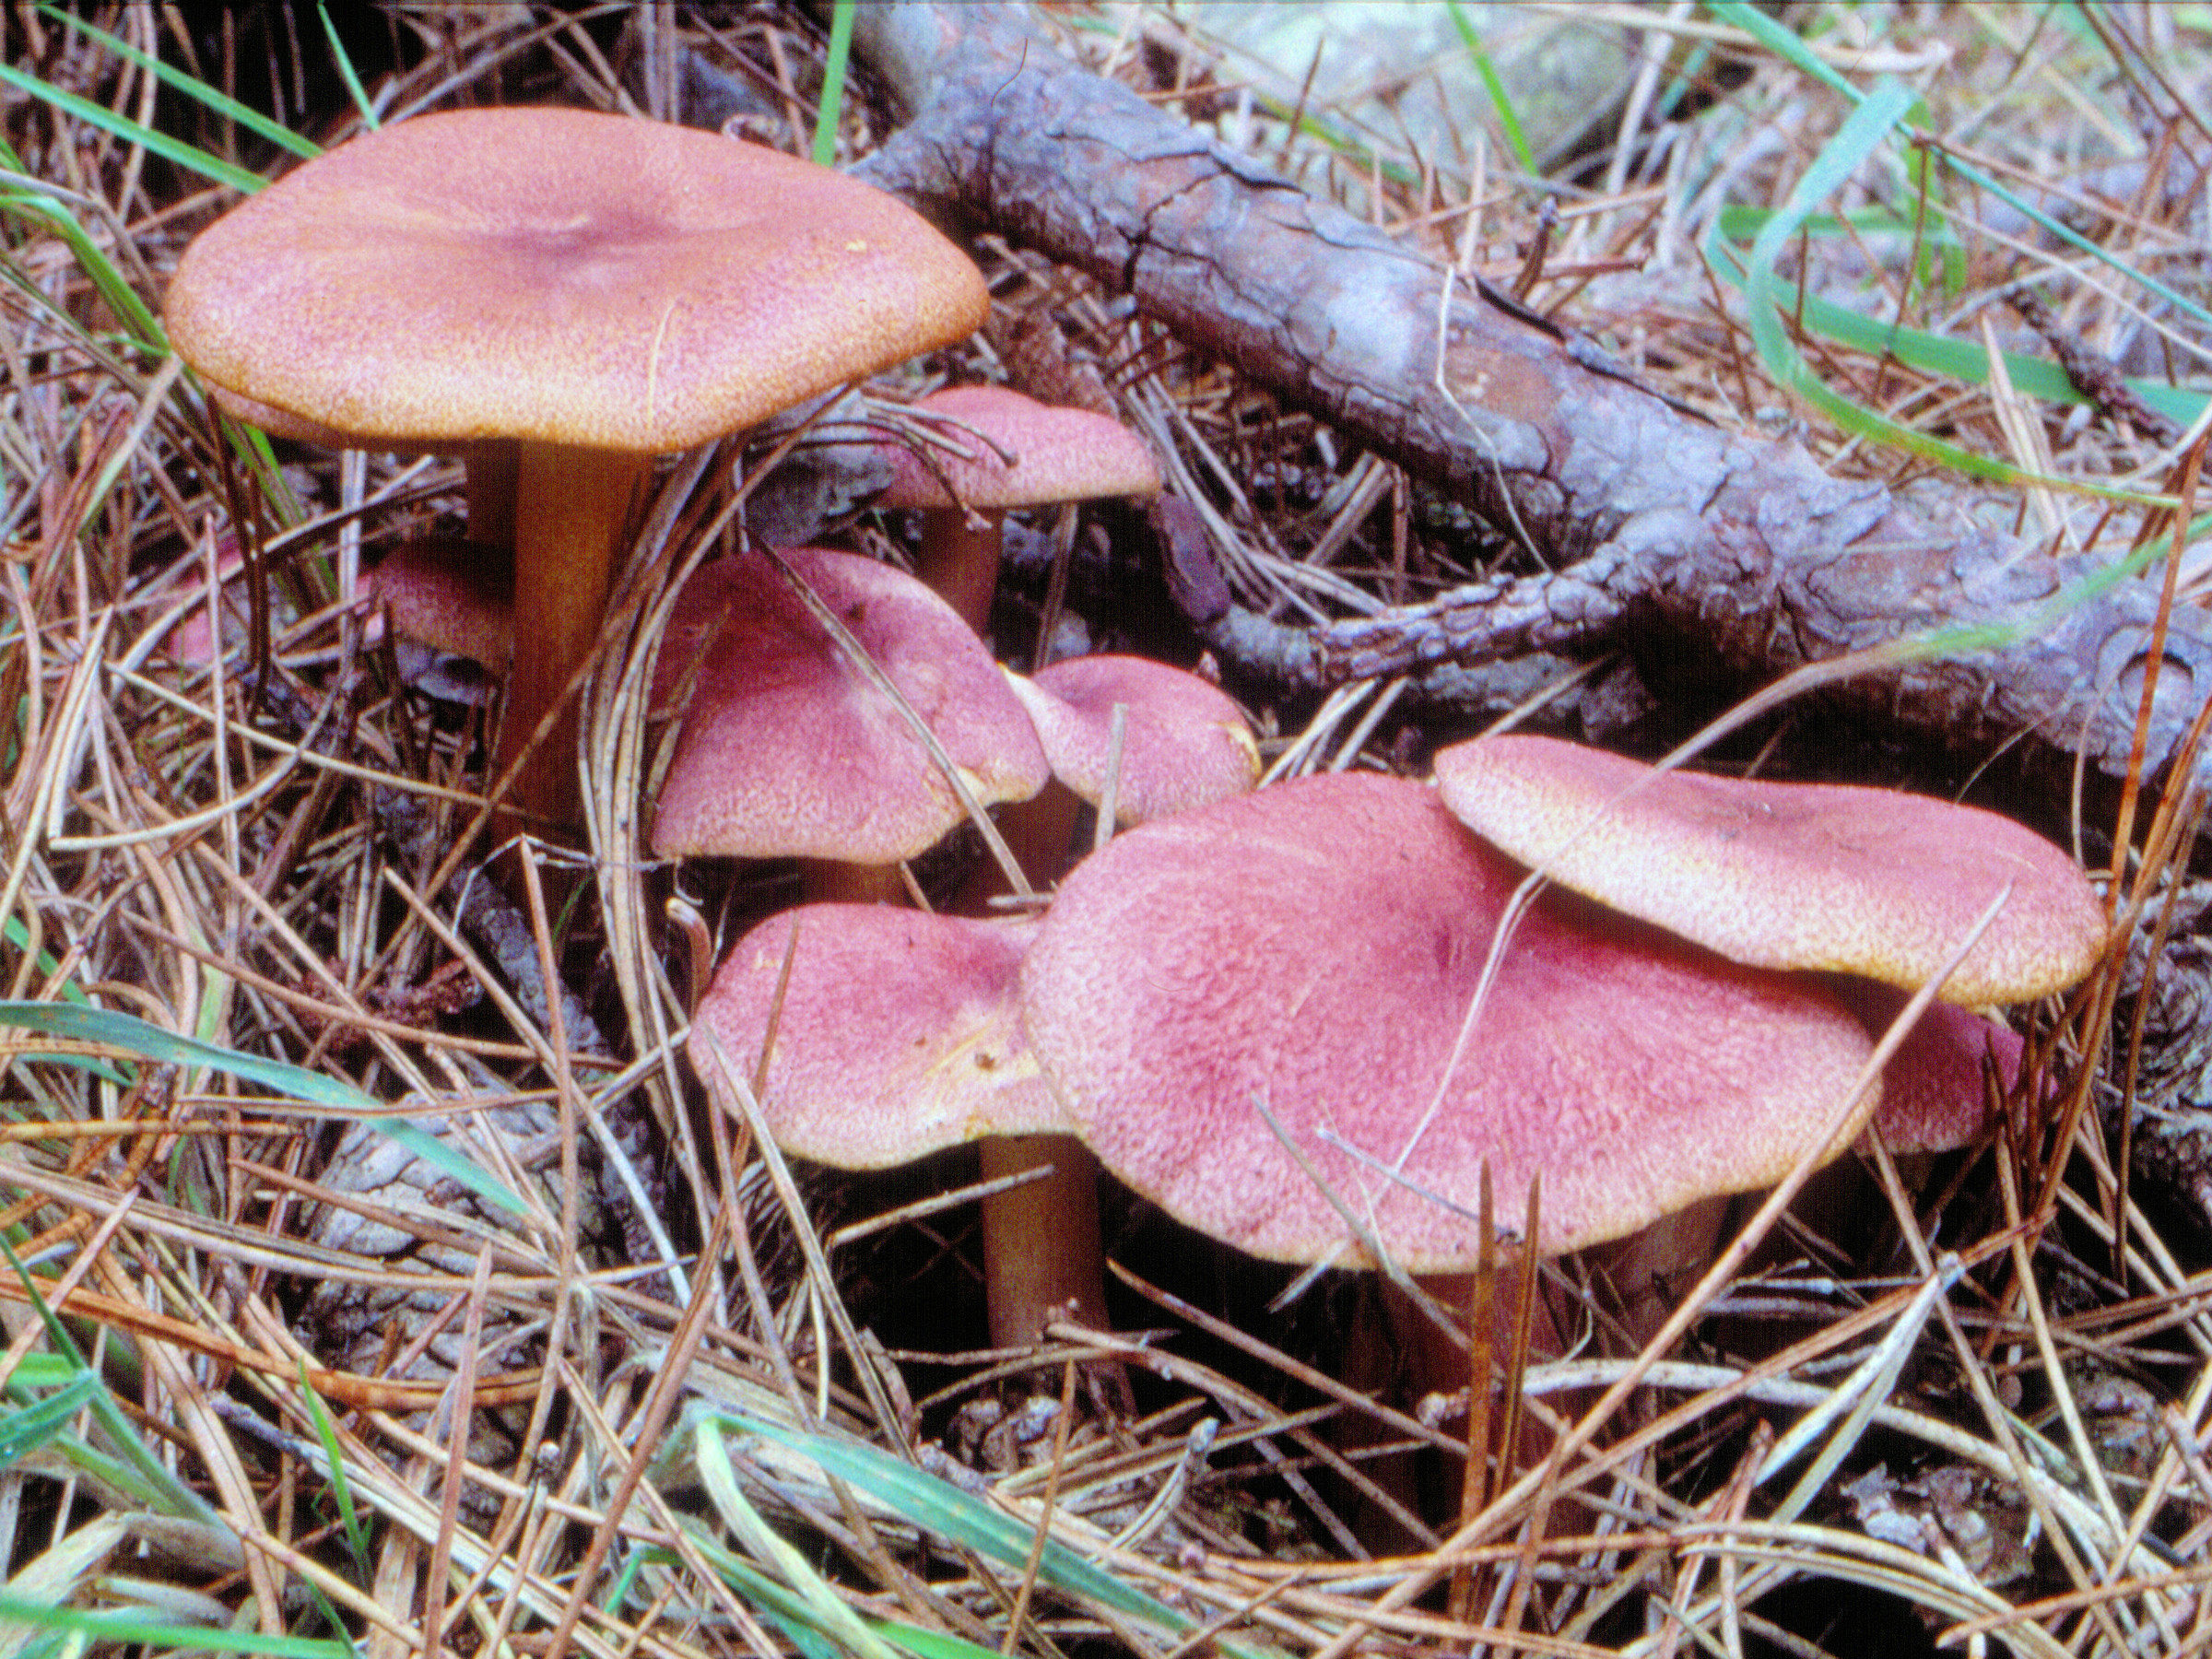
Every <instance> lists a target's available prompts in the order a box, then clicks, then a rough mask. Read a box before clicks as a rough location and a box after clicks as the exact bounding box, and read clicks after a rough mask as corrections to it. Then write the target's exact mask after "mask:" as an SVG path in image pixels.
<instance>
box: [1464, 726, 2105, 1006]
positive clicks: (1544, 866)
mask: <svg viewBox="0 0 2212 1659" xmlns="http://www.w3.org/2000/svg"><path fill="white" fill-rule="evenodd" d="M1436 777H1437V784H1438V789H1439V792H1440V793H1441V795H1442V797H1443V800H1444V803H1445V805H1446V806H1450V807H1451V809H1452V810H1453V813H1455V814H1456V815H1457V816H1458V817H1459V818H1460V819H1461V821H1462V822H1464V823H1465V824H1466V825H1468V826H1469V827H1470V828H1471V829H1473V830H1475V832H1476V833H1477V834H1478V835H1480V836H1482V837H1483V838H1484V839H1485V840H1487V841H1490V842H1492V843H1493V844H1494V845H1496V846H1498V847H1499V848H1500V849H1501V850H1503V851H1504V852H1505V853H1509V854H1510V855H1511V856H1512V857H1513V858H1516V859H1518V860H1520V861H1521V862H1522V863H1523V864H1525V865H1530V866H1531V867H1532V868H1535V869H1537V870H1541V871H1542V872H1543V873H1544V875H1545V876H1547V877H1549V878H1550V879H1552V880H1554V881H1556V882H1559V884H1560V885H1561V886H1563V887H1566V888H1571V889H1573V890H1574V891H1575V892H1578V893H1582V894H1584V895H1586V896H1588V897H1590V898H1593V899H1595V900H1599V901H1600V902H1601V903H1604V904H1607V905H1610V906H1611V907H1612V908H1613V909H1615V910H1617V911H1620V912H1624V913H1625V914H1628V915H1631V916H1637V917H1640V918H1641V919H1642V920H1644V921H1646V922H1650V923H1653V924H1657V925H1658V926H1661V927H1665V928H1666V929H1668V930H1669V931H1670V932H1673V933H1677V934H1679V935H1682V936H1683V937H1684V938H1687V939H1694V940H1696V941H1697V942H1698V943H1699V944H1700V945H1702V946H1704V947H1706V948H1708V949H1710V950H1716V951H1718V952H1720V953H1721V954H1722V955H1723V956H1725V957H1729V958H1731V959H1734V960H1735V961H1739V962H1745V963H1748V964H1751V965H1753V966H1756V967H1762V968H1787V969H1806V970H1824V971H1831V972H1840V973H1853V974H1857V975H1860V976H1861V977H1863V978H1866V979H1872V980H1878V981H1880V982H1883V983H1885V984H1890V985H1900V986H1904V987H1907V988H1910V989H1917V988H1918V987H1919V986H1920V985H1922V984H1924V982H1926V981H1928V980H1929V979H1931V978H1933V977H1934V976H1935V974H1936V973H1938V972H1940V971H1942V969H1943V966H1944V964H1945V963H1946V962H1947V960H1948V959H1950V956H1951V954H1952V952H1954V951H1955V950H1957V949H1958V948H1959V945H1960V944H1961V943H1962V942H1963V941H1964V940H1965V939H1966V938H1967V936H1968V935H1970V934H1971V931H1972V929H1973V927H1974V924H1975V923H1976V922H1977V921H1978V920H1979V918H1980V917H1981V914H1982V912H1983V911H1984V910H1986V909H1987V908H1988V906H1989V904H1990V901H1991V900H1994V899H1995V898H1996V897H1997V895H1998V894H1999V893H2000V892H2002V891H2006V890H2007V889H2009V896H2008V897H2007V899H2006V903H2005V906H2004V908H2003V909H2002V910H2001V911H1999V912H1998V913H1997V916H1996V919H1995V920H1994V922H1993V923H1992V924H1991V925H1990V926H1989V928H1988V929H1987V931H1985V932H1984V933H1983V935H1982V936H1981V938H1980V939H1979V940H1977V941H1976V942H1975V944H1974V946H1973V947H1972V948H1971V950H1969V951H1968V952H1967V954H1966V956H1965V958H1964V959H1962V960H1961V961H1960V962H1959V965H1958V967H1957V968H1956V969H1955V970H1954V971H1952V972H1951V974H1950V976H1949V977H1948V978H1947V980H1946V981H1945V982H1944V984H1943V986H1942V989H1941V991H1940V992H1939V994H1940V995H1941V996H1942V997H1943V998H1944V1000H1945V1001H1947V1002H1953V1003H1961V1004H1965V1005H1969V1006H1979V1005H1983V1004H1989V1003H2004V1002H2024V1001H2027V1000H2028V999H2030V998H2031V997H2037V996H2043V995H2047V994H2050V993H2052V992H2054V991H2059V990H2063V989H2065V987H2067V986H2069V985H2072V984H2074V983H2075V982H2077V981H2078V980H2080V979H2081V978H2082V976H2083V975H2085V974H2086V973H2088V971H2089V969H2090V967H2091V966H2092V965H2093V964H2094V963H2095V962H2096V960H2097V958H2098V955H2099V954H2100V952H2101V950H2102V949H2103V947H2104V942H2105V936H2106V924H2105V919H2104V908H2103V906H2102V905H2100V903H2099V902H2098V900H2097V895H2096V892H2095V891H2094V889H2092V888H2090V886H2089V883H2088V877H2085V876H2084V875H2083V874H2082V872H2081V867H2080V865H2077V864H2076V863H2075V862H2074V860H2073V859H2072V858H2070V857H2068V856H2067V855H2066V854H2065V853H2063V852H2061V851H2060V850H2059V849H2058V848H2056V847H2054V846H2053V845H2052V844H2051V843H2050V842H2049V841H2044V840H2043V839H2042V838H2041V836H2039V835H2035V834H2033V833H2032V832H2030V830H2025V829H2023V828H2021V827H2020V826H2019V825H2018V824H2016V823H2014V822H2013V821H2012V820H2011V819H2009V818H2000V817H1998V816H1997V815H1996V814H1995V813H1994V812H1983V811H1981V810H1979V809H1978V808H1975V807H1971V806H1953V805H1951V804H1950V803H1949V802H1946V801H1937V800H1931V799H1929V798H1928V797H1926V796H1924V795H1912V794H1899V793H1895V792H1892V791H1889V790H1881V789H1866V788H1860V787H1855V786H1846V785H1840V784H1827V783H1769V782H1756V781H1746V780H1741V779H1733V778H1716V777H1712V776H1708V775H1705V774H1702V773H1697V772H1685V771H1655V770H1654V769H1653V768H1651V767H1648V766H1645V765H1643V764H1642V763H1641V762H1640V761H1636V760H1630V759H1626V758H1624V757H1622V756H1618V755H1613V754H1608V753H1606V751H1605V750H1603V749H1594V748H1589V747H1584V746H1583V745H1581V744H1574V743H1564V742H1561V741H1559V740H1558V739H1556V738H1550V737H1524V736H1500V737H1484V738H1478V739H1477V740H1476V741H1474V742H1471V743H1463V744H1457V745H1454V746H1453V747H1450V748H1447V749H1443V750H1441V751H1439V753H1438V754H1437V757H1436Z"/></svg>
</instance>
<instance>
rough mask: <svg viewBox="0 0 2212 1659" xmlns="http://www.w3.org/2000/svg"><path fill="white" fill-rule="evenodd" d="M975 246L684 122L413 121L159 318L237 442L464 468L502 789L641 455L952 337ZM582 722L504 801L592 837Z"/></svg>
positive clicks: (281, 204) (589, 632) (606, 567)
mask: <svg viewBox="0 0 2212 1659" xmlns="http://www.w3.org/2000/svg"><path fill="white" fill-rule="evenodd" d="M986 309H987V300H986V297H985V294H984V290H983V286H982V277H981V276H980V275H979V274H978V273H977V272H976V270H975V268H974V266H973V265H971V264H970V263H969V261H968V260H967V258H966V257H965V256H964V255H962V254H961V253H960V252H959V250H958V249H957V248H955V247H953V245H952V244H951V243H950V242H948V241H946V240H945V239H944V238H943V237H942V236H940V235H939V234H938V233H937V232H936V231H935V230H933V229H930V227H929V226H928V225H927V224H925V223H924V221H923V220H922V219H921V218H919V217H918V216H916V215H915V214H914V213H912V211H911V210H909V209H908V208H906V207H905V206H902V205H901V204H900V203H899V202H897V201H895V200H893V199H892V198H891V197H890V196H888V195H886V194H883V193H881V192H879V191H877V190H874V189H871V188H870V187H868V186H867V185H865V184H862V183H860V182H857V181H854V180H851V179H847V178H844V177H842V176H841V175H839V174H837V173H834V172H831V171H828V170H827V169H823V168H818V167H815V166H812V165H810V164H809V163H806V162H804V161H800V160H796V159H793V158H791V157H788V156H783V155H780V154H777V153H775V152H773V151H770V150H767V149H763V148H759V147H755V146H750V145H745V144H739V143H736V142H735V141H733V140H730V139H727V138H724V137H720V136H717V135H712V134H707V133H701V132H697V131H692V130H688V129H685V128H681V127H675V126H667V125H660V124H653V123H648V122H642V121H632V120H625V119H621V118H618V117H616V116H611V115H600V114H594V113H591V112H585V111H579V110H554V109H542V110H530V109H499V110H475V111H466V112H454V113H449V114H438V115H425V116H421V117H418V118H417V119H415V120H412V121H408V122H404V123H401V124H396V125H393V126H387V127H384V128H382V129H381V130H379V131H377V132H375V133H372V134H369V135H365V136H362V137H359V138H357V139H355V140H353V141H352V142H350V143H348V144H346V145H344V146H342V147H339V148H337V149H335V150H332V151H330V152H329V153H328V154H326V155H324V156H322V157H319V158H317V159H314V160H312V161H310V162H308V163H306V164H305V165H304V166H301V167H300V168H299V169H297V170H296V171H293V172H291V173H290V174H288V175H287V176H286V177H285V178H284V179H282V180H280V181H279V182H277V183H276V184H274V185H272V186H271V187H270V188H269V189H267V190H265V191H264V192H262V193H261V194H259V195H256V196H254V197H253V198H252V199H251V200H249V201H247V202H245V203H243V204H241V206H238V207H237V208H235V209H234V210H232V211H231V212H230V213H229V214H228V215H227V216H225V217H224V218H222V219H220V220H218V222H217V223H216V224H215V225H213V226H212V227H210V228H209V229H207V230H206V231H205V232H203V233H202V234H201V235H200V237H199V238H198V239H197V240H196V241H194V242H193V244H192V246H191V247H189V248H188V249H187V250H186V251H185V253H184V257H183V259H182V262H181V263H180V264H179V265H178V268H177V275H176V278H175V280H174V281H173V282H172V283H171V288H170V291H169V296H168V300H167V305H166V311H167V322H168V327H169V332H170V336H171V339H172V340H173V341H174V342H175V345H176V347H177V349H178V351H179V353H180V354H181V355H182V357H183V358H184V359H185V361H186V362H188V363H189V364H190V365H191V366H192V367H193V369H194V371H197V372H198V373H199V374H200V375H201V376H202V377H203V378H204V379H206V381H207V382H209V384H210V385H211V386H212V387H213V388H214V389H215V392H216V395H217V397H218V402H222V403H225V404H226V405H228V406H229V407H230V408H231V409H232V410H233V412H235V413H238V414H239V415H240V416H241V418H245V419H248V420H251V421H254V422H256V423H258V424H260V425H262V426H264V427H265V428H266V429H268V430H270V431H273V432H276V433H277V434H279V435H282V436H287V437H297V438H302V439H309V440H313V441H324V442H336V443H343V444H347V445H351V446H354V447H376V448H386V449H406V450H442V451H458V452H460V453H464V454H465V455H466V456H467V458H468V465H469V475H470V483H469V512H470V535H471V537H472V538H473V539H475V540H477V541H483V542H488V543H492V544H495V545H496V544H506V543H511V544H512V547H513V550H514V557H515V603H516V606H517V614H516V623H515V625H516V631H517V634H518V636H519V637H520V638H523V639H525V640H528V641H530V642H531V645H530V649H529V650H527V651H525V652H523V653H519V654H518V656H517V658H516V661H515V664H514V669H513V673H512V677H511V679H510V682H509V686H508V700H507V711H506V717H505V722H504V725H503V728H502V732H501V736H500V748H499V752H498V756H497V759H496V764H497V767H498V768H499V769H500V770H502V771H503V770H505V768H506V767H507V766H508V764H509V763H510V762H511V761H512V760H513V759H516V758H517V756H518V755H519V754H520V753H521V751H522V749H523V747H524V745H525V744H526V743H527V742H528V740H529V739H530V738H531V736H532V735H534V733H535V729H536V727H537V726H538V725H539V724H540V723H541V720H542V718H543V717H544V716H545V715H546V713H547V712H548V711H549V710H552V709H553V708H554V707H555V705H556V703H557V701H558V700H559V699H560V697H561V696H562V694H563V692H564V691H565V689H566V688H567V686H568V684H569V682H570V680H571V678H572V677H574V675H575V673H576V671H577V669H578V668H579V666H580V665H582V662H583V661H584V660H585V658H586V656H587V654H588V653H589V652H590V651H591V649H592V647H593V644H594V641H595V640H596V638H597V635H598V631H599V627H600V623H601V619H602V617H603V613H604V611H605V607H606V600H607V596H608V594H609V592H610V590H611V586H612V582H613V573H614V570H615V565H616V555H617V549H618V547H619V546H620V544H621V540H622V537H623V535H624V533H625V528H626V525H627V524H628V522H629V518H630V515H631V512H632V511H633V503H634V498H635V496H636V495H637V493H638V491H639V488H640V486H641V484H642V483H643V481H644V480H645V479H646V477H648V475H649V473H650V471H651V467H652V458H653V456H654V455H656V454H661V453H667V452H670V451H676V450H683V449H688V448H690V447H692V446H694V445H697V444H700V443H704V442H707V441H710V440H712V439H715V438H719V437H721V436H723V435H724V434H725V433H728V432H731V431H734V430H736V429H741V428H744V427H747V426H750V425H751V424H753V423H754V422H756V421H758V420H759V419H761V418H763V417H765V416H767V415H771V414H773V413H775V412H776V411H777V410H779V409H783V408H787V407H789V406H792V405H793V404H795V403H797V402H799V401H801V400H802V399H804V398H806V397H808V396H810V395H812V394H815V393H818V392H820V391H823V390H826V389H827V388H829V387H831V386H834V385H836V384H838V383H839V382H842V381H845V380H849V379H852V378H854V377H856V376H859V375H863V374H866V373H869V372H872V371H875V370H877V369H880V368H883V367H885V366H887V365H888V364H890V363H894V362H897V361H899V360H900V359H903V358H906V357H910V356H912V355H913V354H915V353H917V352H920V351H924V350H928V349H930V348H932V347H936V346H940V345H944V344H946V343H947V342H949V341H951V340H955V339H958V338H959V337H960V336H961V335H965V334H967V333H969V332H970V331H971V330H972V329H974V328H975V327H976V326H978V325H979V324H980V323H981V322H982V317H983V315H984V312H985V311H986ZM574 731H575V726H574V714H573V712H572V711H570V712H564V713H563V714H562V715H561V716H560V717H559V720H558V721H557V722H556V724H555V726H554V729H553V731H552V733H551V735H550V737H549V739H548V741H547V742H546V743H545V744H543V745H541V746H539V747H538V748H537V749H536V750H535V752H534V757H533V759H531V761H530V762H529V764H528V765H527V766H526V767H525V768H524V771H522V772H521V774H520V775H519V777H518V780H517V782H516V784H515V787H514V792H513V795H512V801H513V803H514V805H515V806H518V807H520V808H521V809H523V810H524V811H526V812H528V813H531V814H534V815H535V816H536V817H538V818H540V819H541V820H549V821H551V822H552V823H555V824H563V825H565V824H568V823H571V822H572V821H573V820H574V818H575V816H576V805H577V802H576V788H577V786H576V781H575V766H574V763H573V750H574Z"/></svg>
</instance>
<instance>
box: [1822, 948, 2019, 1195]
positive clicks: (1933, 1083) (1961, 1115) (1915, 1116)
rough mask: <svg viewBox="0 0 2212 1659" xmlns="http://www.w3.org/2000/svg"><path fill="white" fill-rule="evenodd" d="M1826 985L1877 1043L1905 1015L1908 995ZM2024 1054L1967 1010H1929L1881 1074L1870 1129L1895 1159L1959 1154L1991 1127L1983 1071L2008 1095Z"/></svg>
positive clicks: (1945, 1006) (1941, 1006)
mask: <svg viewBox="0 0 2212 1659" xmlns="http://www.w3.org/2000/svg"><path fill="white" fill-rule="evenodd" d="M1828 988H1829V989H1830V990H1831V991H1833V992H1834V993H1835V994H1836V995H1837V996H1838V997H1839V998H1841V1001H1842V1003H1843V1006H1845V1007H1847V1008H1849V1009H1850V1010H1851V1011H1852V1012H1853V1013H1854V1014H1856V1015H1857V1016H1858V1017H1859V1019H1860V1021H1861V1022H1862V1023H1863V1024H1864V1025H1865V1027H1866V1030H1867V1033H1868V1035H1870V1036H1872V1037H1875V1038H1877V1039H1878V1038H1880V1036H1881V1035H1882V1033H1883V1032H1884V1031H1887V1030H1888V1029H1889V1026H1890V1023H1891V1022H1892V1021H1893V1020H1895V1019H1896V1018H1897V1017H1898V1015H1899V1014H1900V1012H1902V1011H1903V1008H1904V1006H1905V1002H1906V994H1905V993H1904V992H1902V991H1900V990H1898V989H1896V988H1895V987H1894V986H1890V985H1881V984H1877V983H1876V982H1874V981H1872V980H1863V979H1850V978H1846V977H1843V976H1840V975H1839V976H1833V977H1830V979H1829V980H1828ZM2027 1053H2028V1045H2027V1044H2026V1043H2025V1042H2022V1041H2020V1037H2019V1033H2018V1032H2017V1031H2015V1030H2012V1028H2011V1027H2009V1026H2004V1025H1999V1024H1998V1023H1997V1022H1996V1021H1995V1020H1994V1019H1991V1018H1987V1017H1986V1016H1984V1015H1981V1014H1976V1013H1975V1012H1973V1011H1972V1010H1971V1008H1960V1007H1956V1006H1952V1005H1951V1004H1949V1003H1944V1002H1935V1003H1930V1004H1929V1005H1928V1006H1927V1008H1926V1009H1925V1010H1924V1012H1923V1013H1922V1015H1921V1017H1920V1018H1919V1019H1917V1020H1915V1021H1914V1022H1913V1025H1912V1030H1909V1031H1907V1032H1906V1033H1905V1036H1904V1040H1903V1041H1901V1042H1900V1043H1899V1044H1898V1045H1897V1052H1896V1053H1893V1054H1891V1055H1890V1056H1889V1064H1888V1065H1885V1066H1883V1067H1882V1103H1881V1104H1880V1105H1879V1106H1878V1107H1877V1108H1876V1109H1875V1113H1874V1124H1875V1127H1876V1128H1877V1129H1879V1130H1880V1131H1881V1132H1882V1139H1883V1141H1884V1142H1885V1143H1886V1144H1887V1145H1888V1147H1889V1149H1890V1150H1891V1151H1892V1152H1951V1151H1956V1150H1957V1149H1958V1148H1959V1147H1963V1146H1966V1145H1967V1144H1968V1143H1970V1142H1971V1141H1972V1140H1973V1139H1974V1137H1975V1136H1976V1135H1980V1134H1981V1133H1982V1131H1983V1128H1984V1127H1985V1126H1987V1124H1988V1123H1989V1106H1988V1094H1987V1090H1986V1088H1985V1087H1984V1085H1983V1079H1982V1069H1983V1063H1984V1062H1985V1061H1990V1062H1994V1064H1995V1065H1996V1068H1997V1081H1998V1083H1999V1085H2000V1086H2002V1087H2003V1088H2007V1089H2009V1088H2013V1087H2015V1086H2016V1085H2017V1084H2018V1081H2019V1077H2020V1066H2021V1064H2022V1063H2023V1061H2024V1060H2025V1059H2026V1057H2027Z"/></svg>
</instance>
